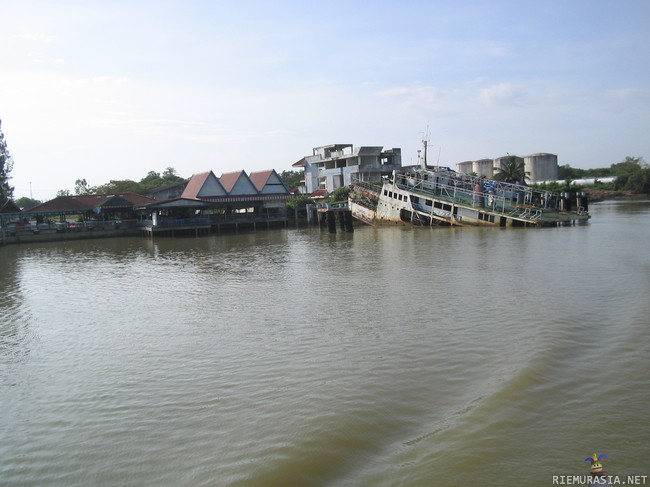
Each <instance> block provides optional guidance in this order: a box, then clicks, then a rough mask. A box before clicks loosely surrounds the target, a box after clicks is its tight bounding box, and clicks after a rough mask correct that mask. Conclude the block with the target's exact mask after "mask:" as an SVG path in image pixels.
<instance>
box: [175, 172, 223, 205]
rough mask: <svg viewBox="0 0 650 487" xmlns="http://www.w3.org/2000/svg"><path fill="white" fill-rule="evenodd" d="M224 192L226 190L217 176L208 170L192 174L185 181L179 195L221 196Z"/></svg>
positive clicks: (194, 197) (192, 196) (193, 196)
mask: <svg viewBox="0 0 650 487" xmlns="http://www.w3.org/2000/svg"><path fill="white" fill-rule="evenodd" d="M225 194H226V190H225V189H224V187H223V185H222V184H221V182H220V181H219V179H217V176H215V175H214V173H213V172H212V171H208V172H202V173H200V174H194V175H193V176H192V177H191V178H190V180H189V182H188V183H187V186H185V189H184V190H183V193H182V194H181V197H182V198H189V199H198V198H199V197H206V196H222V195H225Z"/></svg>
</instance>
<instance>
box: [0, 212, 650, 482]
mask: <svg viewBox="0 0 650 487" xmlns="http://www.w3.org/2000/svg"><path fill="white" fill-rule="evenodd" d="M646 206H647V205H646ZM616 211H618V210H617V209H616V208H612V207H608V206H606V207H602V209H598V207H596V208H595V209H594V212H595V213H596V216H595V217H594V221H593V222H592V224H589V225H586V226H584V227H574V228H560V229H544V230H540V231H537V230H521V231H520V230H515V229H506V230H501V229H487V230H486V229H461V230H454V229H451V230H446V229H435V230H429V229H412V228H383V229H374V228H367V227H366V228H360V229H358V230H357V231H356V232H355V233H354V234H352V235H350V234H336V235H330V234H327V233H320V232H319V231H318V230H312V229H306V230H290V231H270V232H255V233H250V234H241V235H227V236H217V237H206V238H200V239H159V240H154V241H151V240H145V239H119V240H116V241H97V242H69V243H65V244H64V243H55V244H45V245H40V246H34V247H27V246H25V247H10V246H8V247H6V248H0V257H2V260H3V264H5V263H6V265H3V266H2V270H1V271H0V286H1V289H2V295H1V297H0V300H1V301H0V308H1V310H2V316H3V323H2V325H0V351H1V352H2V354H1V359H0V360H1V363H2V365H3V366H4V368H3V369H2V375H1V377H0V379H1V380H0V387H2V398H3V404H2V408H3V416H2V420H1V421H2V422H1V423H0V431H2V433H3V437H4V438H3V440H4V441H3V444H2V446H0V455H1V456H2V458H3V459H4V464H3V466H2V468H1V469H0V479H2V481H3V482H8V483H10V484H12V485H25V486H27V485H43V484H47V485H66V486H68V485H72V486H74V485H88V484H96V485H99V484H101V485H159V484H164V485H170V484H175V485H232V486H244V485H246V486H255V485H260V486H262V485H264V486H265V487H267V486H274V485H277V486H285V485H312V486H318V485H322V486H355V487H356V486H361V487H363V486H373V487H375V486H393V485H409V486H418V485H446V484H449V485H464V484H466V483H469V484H472V483H476V479H477V478H479V477H480V478H481V479H482V481H483V482H485V485H495V484H504V483H505V484H511V483H514V482H515V479H516V482H517V484H518V485H524V486H526V485H531V486H532V485H538V484H539V482H538V481H539V478H538V476H537V475H531V467H530V465H531V461H534V464H535V469H534V471H535V472H539V471H543V472H557V474H563V473H571V472H577V473H583V472H582V471H581V470H579V469H580V467H582V465H581V461H582V459H584V457H585V456H586V455H588V454H590V453H591V452H592V450H597V451H605V452H606V453H608V454H610V456H612V458H614V457H616V458H617V461H618V462H619V463H618V465H617V468H619V469H620V468H629V469H633V468H634V467H635V466H636V467H638V466H640V465H642V463H641V462H642V458H646V457H647V453H649V452H648V450H647V446H645V445H646V444H647V439H648V438H649V437H650V431H648V426H647V422H645V421H644V420H643V418H644V415H645V409H646V404H647V400H648V399H649V397H648V395H649V385H648V380H647V379H646V374H645V371H646V370H647V369H648V367H649V366H650V359H648V357H649V356H650V355H649V354H648V352H649V351H650V350H648V347H649V345H648V343H649V342H648V340H647V330H646V328H647V319H646V318H647V316H648V313H649V312H650V308H649V306H650V305H648V304H647V303H648V300H647V299H645V298H644V297H645V296H647V294H648V291H650V281H649V278H648V275H649V274H648V273H647V272H646V271H647V270H648V269H649V266H650V261H648V256H647V252H645V253H644V252H643V248H644V247H643V244H642V242H644V241H645V242H647V237H648V235H647V232H648V230H646V228H648V226H647V225H646V226H645V227H643V226H642V227H639V226H638V222H637V220H638V218H641V217H646V218H647V217H648V215H649V212H648V211H647V209H646V211H645V213H644V212H636V213H635V218H636V219H637V220H630V221H627V220H623V221H621V220H620V219H618V218H615V217H616V215H618V213H616ZM624 215H625V213H624ZM610 227H612V228H610ZM643 232H646V233H643ZM631 234H634V235H636V237H637V238H634V239H630V238H629V237H630V235H631ZM644 239H645V240H644ZM612 453H613V455H612ZM576 456H577V457H579V458H578V459H577V462H578V464H577V467H576V459H575V458H574V457H576ZM621 465H622V466H621ZM549 479H550V477H549Z"/></svg>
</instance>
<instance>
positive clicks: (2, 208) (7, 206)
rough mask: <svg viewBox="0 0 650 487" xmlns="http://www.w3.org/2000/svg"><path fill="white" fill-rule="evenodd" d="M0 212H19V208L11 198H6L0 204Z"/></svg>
mask: <svg viewBox="0 0 650 487" xmlns="http://www.w3.org/2000/svg"><path fill="white" fill-rule="evenodd" d="M0 213H20V208H18V205H17V204H16V203H14V202H13V201H12V200H9V199H8V200H7V201H5V202H4V203H3V204H1V205H0Z"/></svg>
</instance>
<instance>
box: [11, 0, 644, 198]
mask: <svg viewBox="0 0 650 487" xmlns="http://www.w3.org/2000/svg"><path fill="white" fill-rule="evenodd" d="M0 18H2V27H3V28H2V43H0V119H1V120H2V131H3V132H4V134H5V139H6V142H7V144H8V148H9V151H10V152H11V154H12V155H13V157H14V162H15V167H14V170H13V172H12V176H13V179H12V181H11V183H12V184H13V185H14V186H15V192H14V193H15V196H16V197H17V198H18V197H21V196H30V183H31V194H32V196H33V197H34V198H36V199H40V200H46V199H50V198H52V197H54V195H55V194H56V192H57V191H58V190H60V189H68V190H71V191H72V190H73V189H74V181H75V180H76V179H79V178H85V179H86V180H87V181H88V183H89V184H90V185H93V186H95V185H99V184H104V183H106V182H108V181H109V180H111V179H133V180H135V181H139V180H140V179H142V178H143V177H145V176H146V174H147V173H148V172H149V171H152V170H153V171H158V172H162V171H163V170H164V169H165V168H166V167H168V166H172V167H174V168H175V169H176V170H177V172H178V174H179V175H180V176H183V177H189V176H190V175H192V174H194V173H198V172H204V171H207V170H213V171H214V172H215V174H217V176H219V175H221V174H222V173H224V172H229V171H234V170H241V169H243V170H245V171H247V172H249V173H250V172H252V171H256V170H263V169H275V170H277V171H278V172H280V171H282V170H286V169H291V164H293V163H294V162H296V161H298V160H299V159H300V158H302V157H303V156H305V155H308V154H311V152H312V148H313V147H317V146H321V145H326V144H334V143H351V144H354V145H355V146H358V145H380V146H384V147H385V148H390V147H401V148H402V157H403V163H404V164H411V163H416V162H417V150H418V149H420V148H421V140H422V137H423V132H425V131H426V129H427V126H428V127H429V130H430V148H431V152H430V160H436V159H438V155H439V157H440V164H442V165H449V166H452V167H453V166H454V165H455V164H456V163H457V162H460V161H463V160H475V159H480V158H484V157H498V156H502V155H505V154H506V153H510V154H517V155H521V156H524V155H527V154H532V153H535V152H551V153H554V154H558V159H559V163H560V164H570V165H571V166H573V167H581V168H589V167H606V166H609V165H610V164H612V163H615V162H620V161H622V160H624V159H625V156H628V155H629V156H636V157H645V158H646V160H647V159H648V156H650V151H649V148H650V135H649V130H648V128H649V125H650V123H649V121H648V117H649V114H650V29H649V28H648V25H649V23H650V2H649V1H648V0H619V1H611V0H562V1H556V0H547V1H544V0H541V1H537V2H522V1H521V0H489V1H488V0H485V1H478V0H474V1H457V2H448V1H434V0H422V1H411V0H400V1H399V2H397V1H381V0H372V1H354V0H348V1H329V2H305V1H304V0H301V1H283V0H276V1H273V2H271V1H246V0H241V1H237V2H235V1H227V2H226V1H207V0H206V1H197V0H184V1H182V2H181V1H173V0H172V1H162V0H158V1H140V0H126V1H119V0H115V1H93V0H78V1H68V0H58V1H56V2H52V1H49V0H47V1H42V2H38V1H30V0H16V1H7V0H0Z"/></svg>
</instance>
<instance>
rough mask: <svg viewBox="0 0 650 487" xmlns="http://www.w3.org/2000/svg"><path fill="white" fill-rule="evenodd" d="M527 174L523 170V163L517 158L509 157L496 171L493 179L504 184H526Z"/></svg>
mask: <svg viewBox="0 0 650 487" xmlns="http://www.w3.org/2000/svg"><path fill="white" fill-rule="evenodd" d="M529 174H530V173H529V172H527V171H526V169H525V168H524V161H522V160H518V159H517V156H510V157H507V158H506V160H505V162H504V163H502V165H501V167H500V168H499V169H498V170H497V172H496V174H495V175H494V179H496V180H497V181H503V182H505V183H513V184H526V179H528V176H529Z"/></svg>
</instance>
